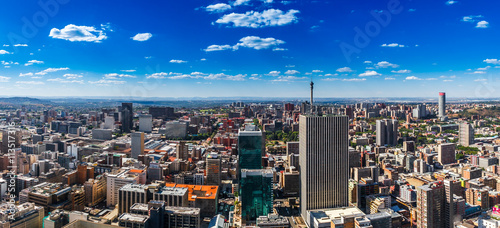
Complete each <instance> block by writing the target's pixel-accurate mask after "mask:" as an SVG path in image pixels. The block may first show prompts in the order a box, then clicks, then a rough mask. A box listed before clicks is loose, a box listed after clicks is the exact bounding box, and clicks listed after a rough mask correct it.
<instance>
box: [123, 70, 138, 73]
mask: <svg viewBox="0 0 500 228" xmlns="http://www.w3.org/2000/svg"><path fill="white" fill-rule="evenodd" d="M120 71H121V72H127V73H132V72H135V71H136V70H120Z"/></svg>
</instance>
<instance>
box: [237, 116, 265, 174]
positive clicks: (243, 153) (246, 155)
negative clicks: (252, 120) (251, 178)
mask: <svg viewBox="0 0 500 228" xmlns="http://www.w3.org/2000/svg"><path fill="white" fill-rule="evenodd" d="M263 141H264V140H263V137H262V131H260V130H258V128H257V127H256V126H254V125H248V126H246V127H245V130H244V131H241V130H240V131H239V132H238V167H239V169H240V170H241V169H262V148H263V145H264V143H263Z"/></svg>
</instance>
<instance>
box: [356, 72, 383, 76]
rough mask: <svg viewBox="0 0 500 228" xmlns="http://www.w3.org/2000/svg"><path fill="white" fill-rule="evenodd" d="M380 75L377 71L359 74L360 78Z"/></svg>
mask: <svg viewBox="0 0 500 228" xmlns="http://www.w3.org/2000/svg"><path fill="white" fill-rule="evenodd" d="M379 75H381V74H379V73H377V71H374V70H367V71H365V73H362V74H360V75H359V76H360V77H369V76H379Z"/></svg>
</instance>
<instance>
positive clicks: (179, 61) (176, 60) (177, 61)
mask: <svg viewBox="0 0 500 228" xmlns="http://www.w3.org/2000/svg"><path fill="white" fill-rule="evenodd" d="M170 63H187V61H184V60H178V59H172V60H170Z"/></svg>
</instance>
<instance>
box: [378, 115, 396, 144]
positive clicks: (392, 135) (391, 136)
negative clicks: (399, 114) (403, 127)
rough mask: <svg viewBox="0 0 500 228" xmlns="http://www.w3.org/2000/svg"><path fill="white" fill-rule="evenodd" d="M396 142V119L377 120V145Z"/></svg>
mask: <svg viewBox="0 0 500 228" xmlns="http://www.w3.org/2000/svg"><path fill="white" fill-rule="evenodd" d="M397 144H398V121H397V120H377V146H384V145H390V146H394V145H397Z"/></svg>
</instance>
